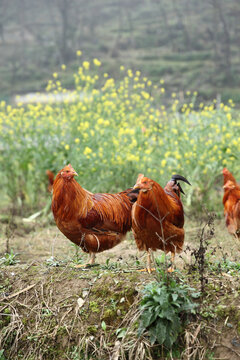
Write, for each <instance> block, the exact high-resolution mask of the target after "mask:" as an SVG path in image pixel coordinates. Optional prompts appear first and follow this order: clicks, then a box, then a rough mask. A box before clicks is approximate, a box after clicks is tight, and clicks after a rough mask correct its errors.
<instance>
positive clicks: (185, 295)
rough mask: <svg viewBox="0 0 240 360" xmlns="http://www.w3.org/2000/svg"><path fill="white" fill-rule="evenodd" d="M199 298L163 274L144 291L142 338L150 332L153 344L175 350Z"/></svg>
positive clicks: (194, 292) (140, 329) (139, 329)
mask: <svg viewBox="0 0 240 360" xmlns="http://www.w3.org/2000/svg"><path fill="white" fill-rule="evenodd" d="M199 296H200V293H198V292H196V291H195V289H193V288H190V287H189V286H188V285H186V284H184V283H178V281H177V280H176V279H174V278H170V277H169V274H165V273H164V272H162V279H161V280H160V281H158V282H156V281H155V282H151V283H150V284H148V285H146V287H145V288H144V296H143V299H142V301H141V304H140V309H141V311H142V312H141V315H140V318H139V328H138V335H139V336H140V335H142V334H143V333H144V332H147V333H148V335H149V337H150V342H151V344H154V343H158V344H159V345H164V346H166V347H167V348H168V349H171V348H172V346H173V344H174V343H175V342H176V340H177V338H178V335H179V334H180V333H181V331H182V329H183V327H184V325H185V324H186V322H187V315H188V314H194V313H195V309H196V307H197V304H196V303H194V302H193V298H197V297H199Z"/></svg>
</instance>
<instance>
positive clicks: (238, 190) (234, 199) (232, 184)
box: [223, 168, 240, 239]
mask: <svg viewBox="0 0 240 360" xmlns="http://www.w3.org/2000/svg"><path fill="white" fill-rule="evenodd" d="M223 183H224V185H223V189H224V195H223V205H224V216H225V221H226V226H227V229H228V232H229V233H230V234H232V235H234V236H235V237H236V238H237V239H240V184H238V183H237V182H236V180H235V178H234V176H233V175H232V174H231V173H230V171H228V169H226V168H224V169H223Z"/></svg>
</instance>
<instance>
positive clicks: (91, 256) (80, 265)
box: [75, 252, 96, 268]
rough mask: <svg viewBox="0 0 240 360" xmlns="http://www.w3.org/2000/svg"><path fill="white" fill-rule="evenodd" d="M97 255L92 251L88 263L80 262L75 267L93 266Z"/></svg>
mask: <svg viewBox="0 0 240 360" xmlns="http://www.w3.org/2000/svg"><path fill="white" fill-rule="evenodd" d="M95 257H96V254H95V253H93V252H90V254H89V261H88V262H87V263H86V264H79V265H76V266H75V268H82V267H87V266H92V265H94V264H95Z"/></svg>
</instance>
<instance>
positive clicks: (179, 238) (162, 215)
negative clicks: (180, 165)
mask: <svg viewBox="0 0 240 360" xmlns="http://www.w3.org/2000/svg"><path fill="white" fill-rule="evenodd" d="M177 180H182V181H184V182H186V183H187V184H189V185H190V183H189V182H188V180H187V179H185V178H184V177H183V176H181V175H173V176H172V179H171V180H170V181H169V182H168V183H167V185H166V186H165V188H164V189H163V188H162V187H161V186H160V185H159V184H158V183H157V182H156V181H154V180H152V179H149V178H147V177H144V175H142V174H140V175H139V176H138V179H137V182H136V185H135V186H134V189H139V190H140V191H139V195H138V198H137V201H136V202H135V204H134V205H133V209H132V228H133V234H134V237H135V240H136V244H137V247H138V249H139V250H145V251H147V252H148V258H147V270H148V272H149V273H150V272H151V252H150V251H151V250H153V251H156V250H157V249H160V250H163V251H164V252H165V253H168V252H169V251H170V252H171V254H172V263H173V260H174V257H175V253H176V252H177V253H180V252H181V251H182V248H183V243H184V229H183V225H184V213H183V206H182V202H181V200H180V192H183V191H182V188H181V186H180V184H179V183H177ZM171 270H172V269H170V271H171Z"/></svg>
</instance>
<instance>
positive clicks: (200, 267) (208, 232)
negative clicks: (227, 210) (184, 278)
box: [190, 213, 216, 293]
mask: <svg viewBox="0 0 240 360" xmlns="http://www.w3.org/2000/svg"><path fill="white" fill-rule="evenodd" d="M215 218H216V215H215V213H208V219H207V221H206V223H205V224H204V226H203V227H202V229H201V231H200V234H198V238H199V247H198V248H196V249H190V250H191V255H192V256H194V258H195V263H194V264H193V266H190V269H191V270H192V269H195V270H197V272H198V274H199V280H200V283H201V292H202V293H203V292H204V290H205V285H206V284H207V282H208V278H207V277H206V275H205V270H206V268H207V266H208V263H209V261H208V255H209V254H208V253H207V251H208V248H209V244H210V242H209V240H210V239H212V237H213V236H214V232H215V229H214V219H215ZM214 251H215V250H213V251H212V254H213V253H214Z"/></svg>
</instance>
